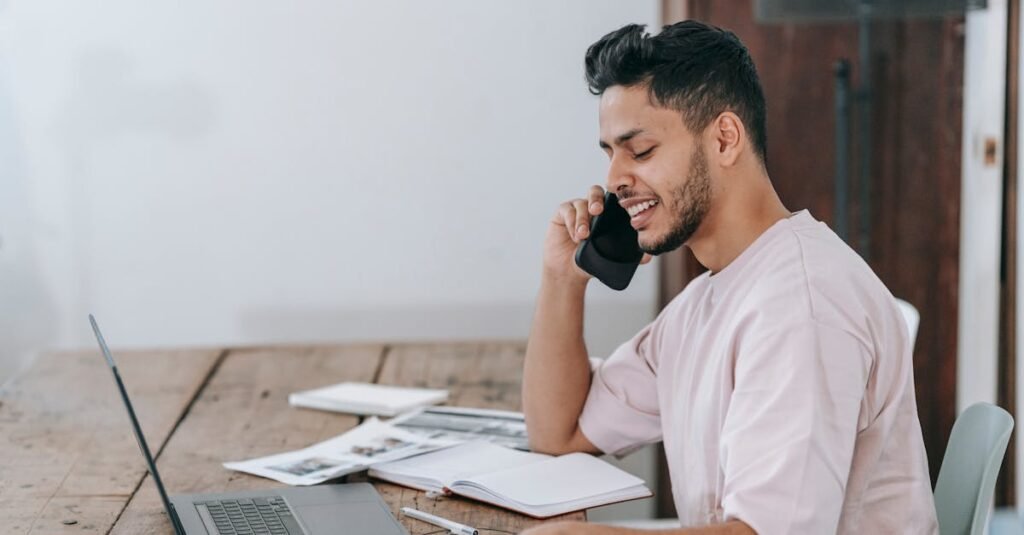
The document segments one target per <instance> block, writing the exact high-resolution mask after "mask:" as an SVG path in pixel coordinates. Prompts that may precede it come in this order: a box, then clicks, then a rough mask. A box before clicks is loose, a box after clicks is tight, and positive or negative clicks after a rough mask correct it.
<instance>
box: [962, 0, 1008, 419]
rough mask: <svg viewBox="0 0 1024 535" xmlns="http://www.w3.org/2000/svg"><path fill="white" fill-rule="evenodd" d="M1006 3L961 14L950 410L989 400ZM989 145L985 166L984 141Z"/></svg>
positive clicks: (996, 0)
mask: <svg viewBox="0 0 1024 535" xmlns="http://www.w3.org/2000/svg"><path fill="white" fill-rule="evenodd" d="M1006 17H1007V15H1006V1H1005V0H990V1H989V2H988V8H987V9H984V10H976V11H968V12H967V15H966V23H965V26H966V28H965V32H966V33H965V43H964V115H963V149H962V150H963V152H962V166H963V167H962V170H961V176H962V179H961V193H960V195H961V197H960V283H959V293H958V295H959V301H960V302H959V307H958V309H959V313H958V314H959V320H958V336H957V411H958V412H959V411H962V410H963V409H965V408H967V407H968V406H970V405H971V404H973V403H976V402H979V401H986V402H989V403H995V402H996V374H997V370H998V365H997V362H998V361H997V351H998V344H999V269H1000V268H999V266H1000V255H1001V247H1002V245H1001V239H1002V238H1001V235H1002V234H1001V232H1002V203H1003V152H1004V151H1003V143H1004V136H1003V128H1004V121H1005V118H1004V117H1005V107H1004V102H1005V83H1006ZM987 139H990V140H993V141H994V142H995V144H996V147H997V150H996V157H995V161H993V162H990V163H986V162H985V154H984V153H985V142H986V140H987Z"/></svg>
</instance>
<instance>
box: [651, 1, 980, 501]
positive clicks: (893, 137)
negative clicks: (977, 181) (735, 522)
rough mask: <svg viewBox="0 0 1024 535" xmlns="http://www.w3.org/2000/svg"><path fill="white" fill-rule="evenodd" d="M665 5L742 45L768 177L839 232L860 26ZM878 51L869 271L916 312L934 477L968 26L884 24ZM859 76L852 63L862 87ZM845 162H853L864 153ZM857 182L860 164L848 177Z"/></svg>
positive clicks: (951, 375)
mask: <svg viewBox="0 0 1024 535" xmlns="http://www.w3.org/2000/svg"><path fill="white" fill-rule="evenodd" d="M663 7H664V9H663V13H664V15H665V21H666V23H671V22H675V21H676V20H679V17H681V16H683V15H685V16H688V17H689V18H692V19H696V20H702V21H705V22H709V23H711V24H715V25H717V26H721V27H723V28H727V29H729V30H732V31H733V32H734V33H736V35H737V36H739V38H740V39H741V40H742V41H743V42H744V43H745V44H746V46H747V47H748V48H749V50H750V53H751V55H752V57H753V59H754V62H755V64H756V65H757V69H758V73H759V74H760V77H761V83H762V85H763V87H764V91H765V98H766V100H767V104H768V118H767V122H768V124H767V126H768V136H767V138H768V143H767V146H768V172H769V175H770V176H771V178H772V181H773V182H774V184H775V187H776V189H777V190H778V192H779V195H780V196H781V198H782V201H783V202H784V203H785V204H786V206H787V207H788V208H790V209H791V210H794V211H796V210H799V209H803V208H807V209H809V210H810V212H811V213H812V214H813V215H814V216H815V217H816V218H818V219H819V220H822V221H825V222H826V223H829V224H830V225H833V224H834V220H833V215H834V202H835V187H834V182H833V177H834V168H835V163H834V162H835V142H834V139H835V122H834V111H833V110H834V106H835V99H834V89H833V88H834V78H833V69H834V66H835V63H836V61H837V60H838V59H840V58H847V59H849V60H850V62H851V64H852V65H854V66H856V65H857V64H858V56H857V49H858V42H857V39H858V32H857V26H856V23H853V22H850V23H827V24H825V23H820V24H818V23H800V24H774V23H773V24H761V23H758V22H757V21H755V20H754V9H753V5H752V1H751V0H735V1H729V2H721V1H718V2H715V1H713V0H688V1H686V0H678V1H674V0H665V1H664V2H663ZM871 54H872V58H871V59H872V62H873V64H874V68H873V69H872V70H873V72H872V73H871V77H872V78H871V81H872V84H871V85H872V86H873V88H874V91H873V95H872V97H873V99H872V101H873V113H872V124H873V127H872V143H871V146H872V154H873V156H872V161H871V166H870V167H871V169H870V176H871V189H870V191H871V196H870V200H871V212H872V214H873V217H872V219H873V221H872V226H871V228H872V231H871V233H870V242H869V243H870V245H869V255H868V256H869V263H870V265H871V267H872V268H873V269H874V270H875V272H876V273H877V274H878V276H879V277H880V278H881V279H882V281H883V282H885V284H886V285H887V286H888V287H889V289H890V290H891V291H892V292H893V294H894V295H895V296H897V297H899V298H902V299H905V300H906V301H909V302H910V303H911V304H913V305H914V306H915V307H917V309H918V311H919V312H920V314H921V324H920V328H919V331H918V335H917V342H916V346H915V351H914V378H915V382H916V389H917V402H918V411H919V413H920V418H921V426H922V430H923V432H924V440H925V447H926V448H927V451H928V460H929V465H930V466H929V468H930V471H931V474H932V479H933V481H934V478H935V477H936V475H937V474H938V470H939V466H940V464H941V462H942V456H943V454H944V452H945V445H946V441H947V440H948V438H949V433H950V430H951V429H952V426H953V421H954V419H955V417H956V395H955V394H956V349H957V289H958V287H957V284H958V264H959V262H958V259H959V239H960V235H959V228H960V169H961V162H960V151H961V131H962V127H961V116H962V113H963V105H962V101H963V96H962V93H963V91H962V89H963V58H964V56H963V54H964V37H963V19H962V17H947V18H944V19H932V20H910V21H907V20H903V21H898V20H893V21H880V22H875V23H873V27H872V44H871ZM859 76H860V73H858V72H856V67H855V68H854V72H853V79H854V81H856V80H858V77H859ZM852 139H857V136H856V135H853V136H852ZM850 154H851V159H854V160H855V158H853V156H854V155H855V154H856V147H852V148H851V152H850ZM857 174H858V173H857V169H856V168H852V169H851V170H850V176H851V180H855V177H856V176H857ZM856 203H857V196H856V195H855V194H854V193H852V192H851V194H850V204H849V205H848V210H849V213H850V214H851V216H853V219H852V220H851V221H850V228H857V226H858V223H859V222H858V221H857V220H856V214H857V213H858V212H859V210H858V206H857V204H856ZM833 228H834V226H833ZM851 245H855V244H851ZM688 255H689V253H688V251H684V252H679V253H676V254H674V256H672V257H671V258H669V259H667V261H666V262H664V264H663V266H664V272H663V275H662V282H663V284H662V288H663V295H662V299H663V303H664V302H667V299H669V298H670V297H671V296H672V295H674V294H675V293H676V292H677V291H678V289H680V288H682V286H684V285H685V283H686V282H687V281H688V280H689V279H690V278H692V276H694V275H695V274H696V273H697V272H698V271H699V270H698V268H697V267H696V265H695V262H694V261H693V260H692V259H687V258H686V257H687V256H688ZM660 490H662V492H661V499H660V500H659V513H661V514H663V515H666V516H667V515H670V514H671V512H672V511H671V510H670V508H671V497H670V496H668V497H667V499H666V495H668V494H670V492H667V490H668V487H662V488H661V489H660Z"/></svg>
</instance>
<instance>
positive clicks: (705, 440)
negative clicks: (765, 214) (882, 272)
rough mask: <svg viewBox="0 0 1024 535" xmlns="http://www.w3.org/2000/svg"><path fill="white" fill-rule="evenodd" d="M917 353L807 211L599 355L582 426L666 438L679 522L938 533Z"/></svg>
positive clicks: (878, 289) (884, 295) (620, 442)
mask: <svg viewBox="0 0 1024 535" xmlns="http://www.w3.org/2000/svg"><path fill="white" fill-rule="evenodd" d="M911 364H912V362H911V340H910V339H909V336H908V331H907V326H906V323H905V321H904V320H903V318H902V315H901V313H900V311H899V309H898V307H897V304H896V302H895V300H894V299H893V296H892V294H890V293H889V291H888V290H887V289H886V288H885V286H884V285H883V284H882V282H881V281H879V280H878V278H877V277H876V276H875V274H874V273H873V272H872V271H871V269H870V268H869V267H868V266H867V264H865V263H864V261H863V260H861V258H860V257H859V256H857V254H856V253H854V252H853V251H852V250H851V249H850V248H849V247H848V246H847V245H846V244H845V243H843V241H842V240H840V239H839V237H838V236H836V235H835V234H834V233H833V232H832V231H831V230H829V229H828V227H826V226H825V225H824V224H823V223H820V222H818V221H816V220H815V219H814V218H813V217H811V215H810V214H809V213H807V212H806V211H803V212H799V213H797V214H795V215H793V216H792V217H790V218H788V219H784V220H782V221H779V222H778V223H776V224H775V225H773V226H772V227H771V228H769V229H768V230H767V231H765V232H764V233H763V234H762V235H761V236H760V237H759V238H758V239H757V240H756V241H755V242H754V243H753V244H751V245H750V246H749V247H748V248H747V249H746V250H745V251H743V253H742V254H741V255H740V256H739V257H738V258H736V260H734V261H733V262H732V263H731V264H729V265H728V266H727V267H726V268H725V269H723V270H721V271H720V272H718V273H716V274H714V275H709V274H704V275H701V276H700V277H698V278H696V279H695V280H693V281H692V282H691V283H690V284H689V285H688V286H687V287H686V289H685V290H683V291H682V293H680V294H679V295H678V296H677V297H676V298H675V299H673V300H672V302H671V303H670V304H669V305H668V306H667V307H665V310H663V311H662V312H661V314H660V315H659V316H658V317H657V319H655V320H654V322H653V323H651V324H650V325H648V326H647V327H645V328H644V329H643V330H642V331H640V332H639V333H638V334H637V335H636V336H635V337H633V339H632V340H630V341H629V342H627V343H625V344H623V345H622V346H621V347H619V348H618V349H617V350H616V351H615V353H613V354H612V355H611V356H610V357H609V358H608V359H607V360H605V361H604V362H603V363H602V364H601V365H600V366H598V367H597V368H596V369H595V370H594V374H593V379H592V382H591V387H590V393H589V395H588V397H587V402H586V404H585V406H584V408H583V413H582V415H581V416H580V420H579V423H580V429H581V430H582V431H583V433H584V434H585V435H586V436H587V438H589V439H590V441H591V442H593V443H594V445H596V446H597V447H599V448H600V449H601V450H603V451H604V452H606V453H617V454H622V453H624V452H627V451H629V450H631V449H633V448H634V447H637V446H639V445H642V444H645V443H650V442H656V441H658V440H663V441H664V443H665V452H666V454H667V457H668V464H669V472H670V475H671V479H672V493H673V497H674V498H675V505H676V509H677V511H678V513H679V518H680V521H681V523H682V525H683V526H701V525H706V524H711V523H717V522H723V521H726V520H730V519H740V520H742V521H744V522H746V523H747V524H749V525H750V526H751V527H752V528H753V529H754V530H755V531H757V533H759V534H760V535H774V534H782V533H801V534H802V533H808V534H824V533H844V534H845V533H851V534H852V533H901V534H903V533H937V532H938V527H937V522H936V519H935V506H934V502H933V497H932V491H931V484H930V481H929V478H928V463H927V458H926V455H925V449H924V442H923V440H922V438H921V424H920V421H919V420H918V416H917V403H916V401H915V399H914V377H913V368H912V366H911Z"/></svg>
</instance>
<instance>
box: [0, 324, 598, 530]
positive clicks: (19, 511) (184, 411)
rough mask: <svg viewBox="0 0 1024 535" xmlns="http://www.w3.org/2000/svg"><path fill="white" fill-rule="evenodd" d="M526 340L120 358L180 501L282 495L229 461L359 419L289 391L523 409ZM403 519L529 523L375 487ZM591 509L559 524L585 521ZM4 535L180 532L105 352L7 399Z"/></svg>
mask: <svg viewBox="0 0 1024 535" xmlns="http://www.w3.org/2000/svg"><path fill="white" fill-rule="evenodd" d="M524 350H525V346H524V344H522V343H455V344H408V345H384V344H377V345H369V344H368V345H344V346H318V347H270V348H239V349H235V348H226V349H225V348H214V349H195V350H174V351H118V350H117V349H116V348H115V349H114V354H115V358H116V359H117V361H118V367H119V369H120V371H121V375H122V377H123V378H124V380H125V383H126V384H127V387H128V391H129V394H130V395H131V398H132V402H133V403H134V404H135V408H136V410H137V412H138V416H139V418H140V420H141V423H142V428H143V432H144V433H145V435H146V439H147V441H148V442H149V445H150V448H151V449H152V450H154V455H156V456H157V465H158V468H159V469H160V473H161V476H162V477H163V478H164V484H165V485H166V486H167V490H168V492H170V493H172V494H179V493H191V492H203V491H207V492H209V491H231V490H242V489H256V488H273V487H278V486H280V484H279V483H276V482H274V481H270V480H267V479H262V478H258V477H254V476H249V475H246V474H242V473H238V472H232V471H229V470H227V469H225V468H223V467H221V463H222V462H224V461H228V460H242V459H248V458H252V457H258V456H262V455H268V454H271V453H279V452H284V451H288V450H293V449H298V448H301V447H305V446H308V445H310V444H312V443H314V442H318V441H321V440H324V439H327V438H330V437H332V436H335V435H338V434H340V433H342V432H344V431H346V430H348V429H350V428H352V427H354V426H356V425H357V424H358V423H359V419H358V418H356V417H354V416H349V415H341V414H333V413H327V412H322V411H312V410H299V409H293V408H290V407H289V406H288V402H287V397H288V394H289V393H291V392H294V391H296V390H303V389H308V388H313V387H317V386H323V385H326V384H331V383H335V382H340V381H346V380H347V381H365V382H378V383H386V384H396V385H405V386H419V387H432V388H447V389H449V390H450V391H451V393H452V398H451V401H450V404H452V405H458V406H467V407H486V408H499V409H513V410H518V409H519V406H520V399H519V398H520V395H519V385H520V380H521V376H522V362H523V354H524ZM374 485H375V486H376V487H377V490H378V491H379V492H380V493H381V495H382V496H383V498H384V501H385V502H387V504H388V505H389V506H390V507H391V509H392V512H393V513H396V516H398V518H399V519H400V521H401V522H402V523H403V524H404V525H405V526H406V528H407V529H408V530H409V531H410V532H411V533H413V534H422V533H437V532H438V529H437V528H435V527H432V526H430V525H428V524H424V523H422V522H419V521H416V520H411V519H407V518H405V517H403V516H399V515H397V512H398V509H399V508H400V507H403V506H412V507H415V508H417V509H421V510H424V511H428V512H434V513H436V514H438V515H441V516H444V517H447V518H451V519H453V520H457V521H460V522H463V523H466V524H469V525H472V526H474V527H477V528H478V529H480V532H481V533H518V532H519V531H520V530H522V529H525V528H527V527H529V526H531V525H534V524H536V523H537V521H536V520H532V519H530V518H528V517H525V516H522V515H518V514H515V513H512V512H509V511H506V510H503V509H498V508H495V507H491V506H488V505H484V504H481V503H478V502H473V501H468V500H463V499H461V498H443V499H440V500H432V499H429V498H427V497H426V496H425V495H424V493H422V492H419V491H416V490H412V489H408V488H404V487H399V486H395V485H391V484H387V483H381V482H374ZM584 518H585V515H584V514H583V513H575V514H569V515H565V516H562V517H558V518H556V519H550V520H549V521H554V520H565V519H574V520H583V519H584ZM0 526H2V528H0V531H2V532H3V533H12V534H14V533H32V534H55V533H76V534H81V533H99V534H106V533H112V534H130V535H137V534H147V533H163V534H166V533H172V529H171V526H170V523H169V522H168V520H167V516H166V514H165V513H164V511H163V507H162V506H161V504H160V501H159V499H158V496H157V492H156V487H155V485H153V483H152V481H150V479H149V477H148V475H147V473H146V468H145V463H144V462H143V460H142V456H141V454H140V453H139V451H138V447H137V446H136V444H135V439H134V437H133V436H132V433H131V427H130V424H129V422H128V417H127V414H126V413H125V410H124V407H123V405H122V403H121V400H120V397H119V396H118V394H117V389H116V387H115V385H114V382H113V379H112V377H111V375H110V372H109V370H108V369H107V366H106V365H105V364H104V362H103V358H102V357H101V356H100V354H99V352H98V351H88V352H81V353H58V354H52V355H45V356H42V357H40V358H39V359H38V360H37V361H36V362H35V363H34V364H33V365H32V366H31V368H30V369H29V370H28V371H27V372H26V373H24V374H21V375H20V376H19V377H18V378H16V379H15V380H14V381H12V383H11V384H10V385H9V386H8V388H6V389H5V390H4V391H3V392H2V393H0Z"/></svg>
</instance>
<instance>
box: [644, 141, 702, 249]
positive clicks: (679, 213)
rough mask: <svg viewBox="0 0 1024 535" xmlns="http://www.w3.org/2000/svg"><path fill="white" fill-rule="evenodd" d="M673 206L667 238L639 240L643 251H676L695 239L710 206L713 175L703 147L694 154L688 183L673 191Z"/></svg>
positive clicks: (670, 207) (669, 210)
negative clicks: (647, 240) (709, 169)
mask: <svg viewBox="0 0 1024 535" xmlns="http://www.w3.org/2000/svg"><path fill="white" fill-rule="evenodd" d="M671 196H672V202H671V205H669V206H665V208H666V209H668V214H669V215H670V216H674V217H673V219H672V221H671V229H670V230H669V232H668V234H666V235H664V236H662V237H661V239H659V240H656V241H653V242H644V241H643V240H640V242H639V244H640V249H641V250H642V251H643V252H645V253H647V254H650V255H655V256H656V255H660V254H662V253H667V252H669V251H674V250H676V249H678V248H679V247H680V246H682V245H683V244H685V243H686V242H687V241H689V239H690V238H691V237H692V236H693V234H694V233H695V232H697V229H698V228H699V227H700V224H701V223H702V222H703V221H704V216H705V215H707V213H708V208H709V207H710V206H711V175H710V174H709V173H708V160H707V157H706V156H705V155H704V151H703V149H701V147H699V146H698V147H696V148H695V149H694V151H693V158H692V160H691V162H690V169H689V170H688V171H687V173H686V182H684V183H683V185H681V186H679V187H677V188H675V189H674V190H672V191H671Z"/></svg>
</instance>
